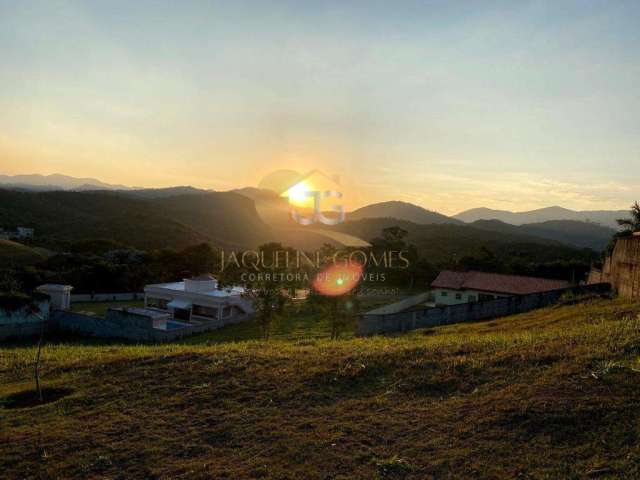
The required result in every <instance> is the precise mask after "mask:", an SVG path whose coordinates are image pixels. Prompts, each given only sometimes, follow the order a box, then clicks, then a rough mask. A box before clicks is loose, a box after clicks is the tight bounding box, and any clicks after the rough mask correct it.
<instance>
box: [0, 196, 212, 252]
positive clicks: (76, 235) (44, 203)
mask: <svg viewBox="0 0 640 480" xmlns="http://www.w3.org/2000/svg"><path fill="white" fill-rule="evenodd" d="M0 225H5V226H8V227H11V226H13V227H15V226H16V225H26V226H34V227H35V228H36V238H37V239H40V241H44V242H46V243H47V244H48V245H50V246H52V247H55V246H56V245H57V244H59V243H68V242H74V241H77V240H85V239H98V238H100V239H109V240H114V241H116V242H119V243H121V244H123V245H129V246H133V247H136V248H141V249H153V248H162V247H168V246H171V247H176V248H179V247H185V246H188V245H193V244H195V243H200V242H204V241H208V237H207V236H205V235H203V234H201V233H198V232H197V231H195V230H194V229H192V228H191V227H189V226H187V225H185V224H183V223H180V222H179V221H176V220H175V219H172V218H170V217H167V216H166V214H165V213H164V212H162V211H161V210H159V209H158V208H154V205H153V204H152V203H150V202H147V201H144V200H140V199H136V198H129V197H126V196H121V195H115V194H112V193H106V192H90V193H89V192H62V191H58V192H38V193H35V192H18V191H11V190H0Z"/></svg>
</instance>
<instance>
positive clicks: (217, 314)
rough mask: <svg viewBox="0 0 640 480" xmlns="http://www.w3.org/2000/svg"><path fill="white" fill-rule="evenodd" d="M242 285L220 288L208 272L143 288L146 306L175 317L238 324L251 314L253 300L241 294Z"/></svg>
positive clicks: (177, 318)
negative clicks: (180, 280) (179, 280)
mask: <svg viewBox="0 0 640 480" xmlns="http://www.w3.org/2000/svg"><path fill="white" fill-rule="evenodd" d="M244 292H245V290H244V288H242V287H230V288H219V286H218V281H217V280H216V279H215V278H214V277H212V276H211V275H201V276H198V277H195V278H185V279H184V280H183V281H182V282H174V283H161V284H155V285H147V286H146V287H144V304H145V307H146V308H157V309H160V310H165V311H168V312H170V313H171V315H172V317H173V318H174V319H176V320H181V321H186V322H190V323H196V324H197V323H205V322H216V323H220V324H222V325H225V324H227V323H237V322H240V321H242V320H245V319H247V318H248V317H249V316H250V315H252V314H253V313H254V311H255V310H254V308H253V305H252V303H251V302H250V301H249V300H247V299H246V298H244V297H243V294H244Z"/></svg>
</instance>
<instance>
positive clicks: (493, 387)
mask: <svg viewBox="0 0 640 480" xmlns="http://www.w3.org/2000/svg"><path fill="white" fill-rule="evenodd" d="M639 312H640V304H638V303H633V302H629V301H625V300H596V301H590V302H587V303H584V304H579V305H574V306H563V307H556V308H548V309H543V310H539V311H535V312H529V313H526V314H522V315H518V316H513V317H506V318H502V319H497V320H493V321H489V322H479V323H475V324H460V325H452V326H448V327H441V328H433V329H430V330H425V331H416V332H412V333H411V334H408V335H397V336H379V337H373V338H365V339H363V338H348V339H342V340H338V341H330V340H328V339H324V338H304V339H300V338H298V339H297V340H281V339H279V338H276V339H274V340H273V341H270V342H268V343H264V342H261V341H256V340H250V341H242V342H227V343H218V344H215V345H207V344H205V343H200V344H189V343H186V342H185V343H179V344H166V345H133V344H117V343H101V342H82V343H81V342H77V343H70V342H66V343H54V344H49V345H47V347H46V348H45V350H44V371H43V374H42V379H43V383H44V384H45V386H48V387H57V388H62V387H64V388H70V389H72V392H71V393H70V394H69V395H68V396H66V397H64V398H62V399H60V400H57V401H55V402H52V403H48V404H45V405H41V406H37V407H32V408H24V409H7V408H2V407H1V406H0V472H2V475H4V477H6V478H186V479H194V478H195V479H199V478H230V479H238V478H273V479H276V478H278V479H286V478H290V479H298V478H305V479H326V478H333V479H352V478H362V479H372V478H374V479H375V478H381V479H382V478H384V479H402V478H404V479H423V478H505V479H506V478H548V479H556V478H576V479H578V478H592V477H596V476H597V477H598V478H630V479H631V478H639V477H640V437H639V434H640V373H639V372H638V370H640V361H639V353H640V321H639V320H638V314H639ZM307 321H308V322H311V319H308V320H299V322H301V323H302V324H304V323H305V322H307ZM290 324H291V325H295V324H296V321H295V320H291V322H290ZM292 331H294V332H295V331H296V329H295V328H292ZM289 338H295V335H293V334H290V337H289ZM34 353H35V347H34V346H33V345H28V344H26V345H25V344H22V345H14V346H11V347H7V348H4V349H2V350H0V404H1V403H2V402H3V400H2V399H6V398H7V396H8V395H10V394H12V393H15V392H21V391H25V390H28V389H30V388H32V380H31V376H32V361H33V357H34Z"/></svg>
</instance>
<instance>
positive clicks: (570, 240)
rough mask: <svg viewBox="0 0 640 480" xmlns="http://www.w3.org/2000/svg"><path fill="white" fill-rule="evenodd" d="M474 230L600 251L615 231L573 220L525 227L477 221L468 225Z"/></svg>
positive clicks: (492, 221) (496, 221)
mask: <svg viewBox="0 0 640 480" xmlns="http://www.w3.org/2000/svg"><path fill="white" fill-rule="evenodd" d="M469 225H470V226H473V227H475V228H480V229H483V230H490V231H493V232H501V233H505V234H510V235H513V234H515V235H530V236H534V237H540V238H546V239H549V240H556V241H558V242H562V243H564V244H567V245H573V246H576V247H582V248H591V249H593V250H597V251H601V250H604V249H605V248H606V246H607V245H608V243H609V242H610V241H611V238H612V237H613V235H614V234H615V232H616V231H615V230H614V229H612V228H609V227H603V226H601V225H598V224H596V223H590V222H578V221H575V220H549V221H547V222H540V223H528V224H525V225H511V224H509V223H505V222H501V221H500V220H477V221H475V222H473V223H470V224H469Z"/></svg>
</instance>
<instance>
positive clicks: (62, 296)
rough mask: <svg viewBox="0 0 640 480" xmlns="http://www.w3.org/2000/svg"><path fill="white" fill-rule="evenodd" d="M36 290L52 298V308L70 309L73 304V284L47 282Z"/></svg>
mask: <svg viewBox="0 0 640 480" xmlns="http://www.w3.org/2000/svg"><path fill="white" fill-rule="evenodd" d="M36 290H37V291H38V292H40V293H44V294H45V295H47V296H48V297H49V298H50V299H51V302H50V306H51V310H69V308H70V306H71V290H73V287H72V286H71V285H58V284H54V283H47V284H45V285H40V286H39V287H38V288H36Z"/></svg>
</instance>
